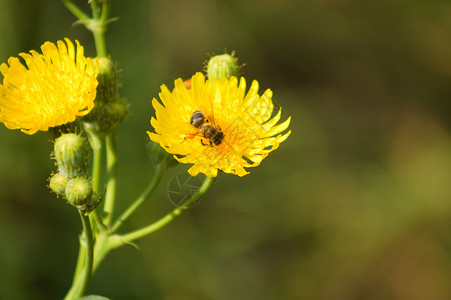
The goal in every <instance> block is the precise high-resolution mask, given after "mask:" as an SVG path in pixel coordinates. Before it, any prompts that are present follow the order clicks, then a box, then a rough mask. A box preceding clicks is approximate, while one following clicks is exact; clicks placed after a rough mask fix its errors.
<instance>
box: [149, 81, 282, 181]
mask: <svg viewBox="0 0 451 300" xmlns="http://www.w3.org/2000/svg"><path fill="white" fill-rule="evenodd" d="M159 95H160V99H161V102H162V104H163V105H162V104H161V103H160V102H159V101H157V99H155V98H154V99H153V101H152V105H153V107H154V109H155V114H156V118H153V117H152V119H151V124H152V126H153V128H154V129H155V133H152V132H147V133H148V134H149V137H150V139H151V140H152V141H154V142H157V143H159V144H160V145H161V147H163V148H164V149H165V150H166V151H167V152H169V153H171V154H174V157H175V158H176V159H177V160H178V161H179V162H181V163H187V164H193V166H192V167H191V168H190V169H189V170H188V172H189V173H190V174H191V175H192V176H196V175H197V174H199V173H204V174H205V175H207V176H211V177H214V176H217V174H218V170H222V171H224V172H226V173H231V174H236V175H239V176H244V175H246V174H248V173H249V172H247V171H246V170H245V168H248V167H255V166H258V165H259V164H260V162H261V161H262V160H263V159H264V158H265V157H266V156H267V155H268V153H269V152H271V151H273V150H275V149H277V148H278V147H279V144H280V143H281V142H283V141H284V140H285V139H286V138H287V137H288V136H289V135H290V133H291V131H288V132H287V133H285V134H281V133H282V132H283V131H284V130H286V129H287V128H288V125H289V124H290V119H291V117H290V118H288V119H287V120H286V121H285V122H283V123H281V124H278V125H276V123H277V122H278V121H279V120H280V116H281V110H280V109H279V111H278V113H277V114H276V115H275V116H274V117H273V118H271V116H272V113H273V110H274V105H273V103H272V100H271V97H272V92H271V90H266V91H265V92H264V93H263V95H261V96H259V95H258V82H257V81H253V82H252V85H251V87H250V90H249V91H248V92H247V93H246V81H245V79H244V78H243V77H241V79H240V81H239V84H238V79H237V78H236V77H233V76H232V77H230V79H227V78H223V79H221V80H217V79H213V80H205V78H204V76H203V75H202V74H201V73H197V74H195V75H194V76H193V77H192V79H191V89H188V88H187V87H186V86H185V85H184V84H183V81H182V79H177V80H176V81H175V89H174V91H172V92H171V91H169V89H168V88H167V87H166V86H165V85H162V86H161V92H160V94H159Z"/></svg>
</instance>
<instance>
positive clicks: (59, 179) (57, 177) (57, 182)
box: [49, 173, 68, 196]
mask: <svg viewBox="0 0 451 300" xmlns="http://www.w3.org/2000/svg"><path fill="white" fill-rule="evenodd" d="M67 181H68V179H67V177H65V176H64V175H63V174H61V173H55V174H53V176H52V177H51V178H50V182H49V187H50V189H51V190H52V191H53V192H54V193H55V194H57V195H58V196H64V195H65V191H66V186H67Z"/></svg>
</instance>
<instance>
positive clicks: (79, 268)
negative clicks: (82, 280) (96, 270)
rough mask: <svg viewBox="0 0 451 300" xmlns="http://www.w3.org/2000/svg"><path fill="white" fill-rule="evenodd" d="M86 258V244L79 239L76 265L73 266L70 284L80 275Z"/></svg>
mask: <svg viewBox="0 0 451 300" xmlns="http://www.w3.org/2000/svg"><path fill="white" fill-rule="evenodd" d="M85 260H86V245H85V244H84V243H82V242H81V241H80V249H79V250H78V258H77V265H76V266H75V272H74V278H73V279H72V286H74V285H75V283H76V282H77V279H78V278H79V277H80V274H81V272H82V271H83V267H84V265H85Z"/></svg>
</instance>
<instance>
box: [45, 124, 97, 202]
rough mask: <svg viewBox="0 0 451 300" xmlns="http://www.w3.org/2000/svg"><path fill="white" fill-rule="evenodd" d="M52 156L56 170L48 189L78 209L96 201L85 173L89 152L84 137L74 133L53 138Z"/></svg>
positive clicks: (89, 180) (86, 171)
mask: <svg viewBox="0 0 451 300" xmlns="http://www.w3.org/2000/svg"><path fill="white" fill-rule="evenodd" d="M54 156H55V159H56V163H57V166H58V172H57V173H55V174H53V176H52V177H51V178H50V183H49V187H50V189H51V190H52V191H53V192H55V193H56V194H57V195H59V196H62V197H63V198H65V199H66V200H67V202H69V203H70V204H71V205H72V206H75V207H76V208H78V209H80V210H86V209H87V208H88V207H89V208H90V207H91V206H92V205H91V203H92V202H98V197H97V196H95V195H93V191H92V183H91V179H90V178H89V177H88V175H87V174H88V156H89V152H88V148H87V146H86V142H85V140H84V138H82V137H81V136H79V135H77V134H75V133H67V134H63V135H61V136H60V137H59V138H57V139H56V140H55V145H54Z"/></svg>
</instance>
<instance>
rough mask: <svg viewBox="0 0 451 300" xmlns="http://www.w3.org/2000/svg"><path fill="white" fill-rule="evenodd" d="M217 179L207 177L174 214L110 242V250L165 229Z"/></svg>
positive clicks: (171, 213)
mask: <svg viewBox="0 0 451 300" xmlns="http://www.w3.org/2000/svg"><path fill="white" fill-rule="evenodd" d="M215 180H216V177H206V178H205V180H204V182H203V183H202V186H201V187H200V188H199V190H197V191H196V192H195V193H194V194H193V195H191V197H190V198H189V199H187V200H185V202H183V203H182V204H181V205H180V206H179V207H177V208H176V209H174V210H173V211H172V212H170V213H169V214H167V215H166V216H164V217H163V218H161V219H160V220H158V221H156V222H154V223H152V224H150V225H148V226H146V227H144V228H141V229H138V230H136V231H133V232H130V233H128V234H125V235H122V236H120V238H118V239H114V240H111V241H110V248H112V249H113V248H116V247H119V246H121V245H123V244H126V243H131V242H133V241H134V240H136V239H139V238H142V237H144V236H146V235H148V234H150V233H152V232H155V231H157V230H159V229H161V228H162V227H164V226H165V225H166V224H168V223H169V222H171V221H172V220H174V219H175V218H176V217H177V216H179V215H180V214H181V213H182V212H184V211H185V210H186V209H188V208H189V207H190V206H191V205H193V204H194V203H196V201H197V200H199V198H200V197H201V196H202V195H203V194H205V192H206V191H208V189H209V188H210V187H211V186H212V185H213V183H214V182H215Z"/></svg>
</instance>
